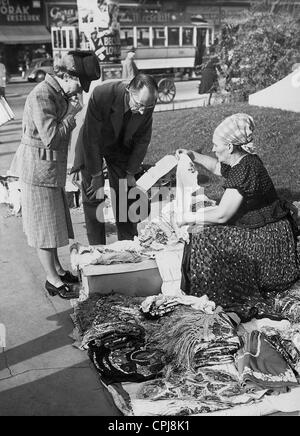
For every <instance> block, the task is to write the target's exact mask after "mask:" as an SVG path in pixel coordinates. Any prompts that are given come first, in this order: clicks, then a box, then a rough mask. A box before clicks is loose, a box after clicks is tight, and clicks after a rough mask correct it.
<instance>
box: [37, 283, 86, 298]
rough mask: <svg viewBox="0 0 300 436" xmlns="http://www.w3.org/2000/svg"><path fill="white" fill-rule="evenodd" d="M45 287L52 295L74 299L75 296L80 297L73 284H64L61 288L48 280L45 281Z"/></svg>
mask: <svg viewBox="0 0 300 436" xmlns="http://www.w3.org/2000/svg"><path fill="white" fill-rule="evenodd" d="M45 288H46V290H47V291H48V293H49V295H51V297H54V296H55V295H58V296H59V297H60V298H63V299H64V300H72V299H74V298H79V292H78V291H75V290H74V289H73V288H72V287H71V286H69V285H67V284H64V285H62V286H60V287H59V288H57V287H56V286H54V285H52V284H51V283H49V282H48V280H47V281H46V283H45Z"/></svg>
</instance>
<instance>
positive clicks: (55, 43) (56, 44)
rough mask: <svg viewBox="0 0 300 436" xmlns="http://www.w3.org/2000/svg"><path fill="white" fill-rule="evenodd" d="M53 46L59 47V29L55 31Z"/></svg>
mask: <svg viewBox="0 0 300 436" xmlns="http://www.w3.org/2000/svg"><path fill="white" fill-rule="evenodd" d="M53 47H54V48H58V40H57V30H54V31H53Z"/></svg>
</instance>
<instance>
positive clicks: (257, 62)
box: [217, 12, 300, 95]
mask: <svg viewBox="0 0 300 436" xmlns="http://www.w3.org/2000/svg"><path fill="white" fill-rule="evenodd" d="M217 51H218V54H219V57H220V61H221V64H222V63H223V64H226V65H227V66H229V67H230V71H231V74H230V77H229V82H228V88H229V90H230V91H234V90H240V91H243V93H244V94H245V95H248V94H250V93H253V92H256V91H258V90H260V89H263V88H266V87H267V86H270V85H272V84H273V83H275V82H277V81H278V80H281V79H283V78H284V77H285V76H286V75H287V74H289V73H290V72H291V71H292V65H293V64H294V63H295V62H296V61H297V60H299V56H300V22H299V21H297V20H296V19H295V18H294V17H293V16H292V15H289V14H274V13H269V12H267V13H266V12H263V13H261V12H260V13H257V12H255V13H249V15H248V16H247V19H245V20H244V22H243V23H241V24H239V25H238V26H225V27H224V28H223V31H222V34H221V37H220V40H219V43H218V45H217Z"/></svg>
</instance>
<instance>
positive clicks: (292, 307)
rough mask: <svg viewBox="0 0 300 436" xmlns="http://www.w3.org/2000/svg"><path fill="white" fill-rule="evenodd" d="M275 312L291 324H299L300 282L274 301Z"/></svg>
mask: <svg viewBox="0 0 300 436" xmlns="http://www.w3.org/2000/svg"><path fill="white" fill-rule="evenodd" d="M275 312H277V313H281V314H282V316H284V317H286V318H287V319H288V320H289V321H291V322H293V323H300V281H297V282H296V283H295V284H294V285H293V286H292V287H291V288H290V289H288V290H287V291H286V292H284V293H282V294H280V295H278V297H277V298H276V299H275Z"/></svg>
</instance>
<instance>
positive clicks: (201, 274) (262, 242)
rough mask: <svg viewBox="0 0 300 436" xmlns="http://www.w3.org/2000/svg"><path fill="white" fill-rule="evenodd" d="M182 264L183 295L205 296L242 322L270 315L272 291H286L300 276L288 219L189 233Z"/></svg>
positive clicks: (274, 294) (205, 229)
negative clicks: (264, 224) (252, 225)
mask: <svg viewBox="0 0 300 436" xmlns="http://www.w3.org/2000/svg"><path fill="white" fill-rule="evenodd" d="M182 266H183V268H182V284H181V289H182V290H183V291H184V292H186V293H188V294H192V295H196V296H202V295H204V294H205V295H207V296H208V298H209V299H210V300H212V301H214V302H215V303H216V304H218V305H220V306H222V307H223V309H224V310H225V311H231V312H236V313H237V314H238V315H239V316H240V318H241V319H242V321H246V320H248V319H251V318H252V317H254V316H255V315H257V314H258V313H269V311H270V310H271V308H273V307H274V304H275V296H276V293H279V292H283V291H286V290H287V289H288V288H289V287H290V286H291V285H292V284H293V283H294V282H295V281H296V280H297V279H298V278H299V274H300V270H299V261H298V256H297V253H296V248H295V242H294V237H293V234H292V230H291V227H290V225H289V223H288V221H287V220H281V221H278V222H276V223H271V224H268V225H266V226H264V227H260V228H256V229H247V228H240V227H235V226H209V227H204V229H203V231H202V232H200V233H198V234H192V235H191V242H190V244H186V246H185V250H184V254H183V265H182ZM272 310H273V309H272Z"/></svg>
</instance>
